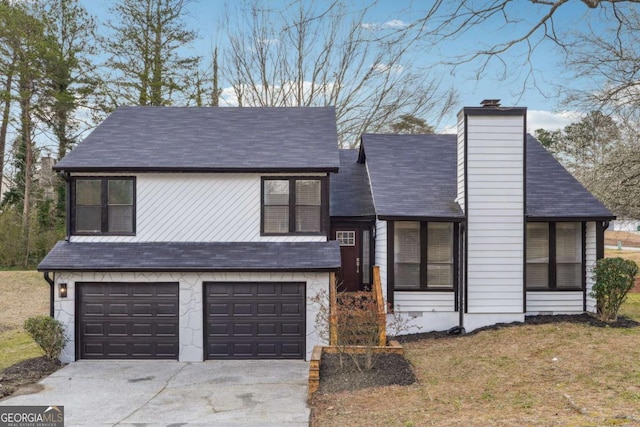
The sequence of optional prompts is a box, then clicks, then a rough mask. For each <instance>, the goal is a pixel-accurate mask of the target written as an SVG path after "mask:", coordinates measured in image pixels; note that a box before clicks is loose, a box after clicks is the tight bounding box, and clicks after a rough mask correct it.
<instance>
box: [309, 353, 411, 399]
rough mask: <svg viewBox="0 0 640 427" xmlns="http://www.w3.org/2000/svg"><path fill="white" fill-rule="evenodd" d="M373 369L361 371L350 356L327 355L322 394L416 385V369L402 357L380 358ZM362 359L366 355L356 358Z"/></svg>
mask: <svg viewBox="0 0 640 427" xmlns="http://www.w3.org/2000/svg"><path fill="white" fill-rule="evenodd" d="M377 356H378V359H377V360H376V362H375V364H374V365H373V368H372V369H371V370H369V371H359V370H358V369H357V367H356V365H355V363H354V362H353V360H352V358H351V356H350V355H348V354H345V355H343V356H342V361H343V365H342V366H340V355H339V354H327V353H325V354H323V355H322V361H321V363H320V389H319V392H320V393H336V392H339V391H345V390H360V389H363V388H368V387H382V386H388V385H409V384H413V383H415V382H416V377H415V375H414V374H413V368H412V367H411V364H410V363H409V361H407V359H405V358H404V357H402V356H401V355H399V354H384V353H383V354H379V355H377ZM356 357H360V358H362V355H356Z"/></svg>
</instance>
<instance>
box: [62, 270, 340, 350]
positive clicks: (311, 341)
mask: <svg viewBox="0 0 640 427" xmlns="http://www.w3.org/2000/svg"><path fill="white" fill-rule="evenodd" d="M55 281H56V289H57V284H58V283H67V294H68V297H67V298H60V297H59V296H58V295H57V293H56V295H55V300H54V311H55V318H56V319H58V320H60V321H61V322H62V323H63V324H65V325H66V327H67V335H68V337H69V343H68V344H67V346H66V347H65V348H64V350H63V352H62V356H61V358H60V359H61V360H62V362H64V363H68V362H73V361H74V360H76V354H75V349H76V347H75V326H76V323H75V307H76V292H75V283H76V282H178V283H179V315H180V320H179V336H180V338H179V340H180V353H179V360H180V361H181V362H201V361H203V360H204V336H203V321H204V319H203V313H204V307H203V295H204V294H203V291H202V283H203V282H305V283H306V284H307V313H306V315H307V318H306V334H307V341H306V351H307V356H306V360H309V359H310V356H311V352H312V350H313V347H314V346H315V345H319V344H324V343H323V342H322V340H321V338H320V337H319V335H318V333H317V328H316V325H315V320H316V314H317V312H318V309H319V307H318V306H317V305H316V304H313V303H311V302H310V301H309V298H311V297H313V296H314V295H317V294H318V293H319V292H320V291H322V290H325V291H327V292H328V289H329V273H293V272H281V273H280V272H279V273H120V272H114V273H95V272H82V273H74V272H62V273H56V275H55Z"/></svg>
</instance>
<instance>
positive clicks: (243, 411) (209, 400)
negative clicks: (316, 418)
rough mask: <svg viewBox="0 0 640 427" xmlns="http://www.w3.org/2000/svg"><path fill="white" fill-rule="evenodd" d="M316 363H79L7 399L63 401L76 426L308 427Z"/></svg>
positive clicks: (68, 426)
mask: <svg viewBox="0 0 640 427" xmlns="http://www.w3.org/2000/svg"><path fill="white" fill-rule="evenodd" d="M308 370H309V364H308V363H307V362H304V361H298V360H285V361H280V360H278V361H265V360H250V361H208V362H204V363H180V362H175V361H79V362H75V363H71V364H69V365H68V366H66V367H64V368H62V369H60V370H59V371H57V372H55V373H53V374H52V375H51V376H49V377H47V378H45V379H44V380H43V381H41V382H40V383H39V385H38V386H36V387H35V390H32V391H34V393H31V394H23V395H13V396H11V397H8V398H5V399H4V400H0V405H2V406H7V405H62V406H64V411H65V427H71V426H93V427H97V426H123V427H124V426H127V427H128V426H137V427H141V426H169V425H174V426H234V427H237V426H308V423H309V409H308V408H307V405H306V398H307V376H308Z"/></svg>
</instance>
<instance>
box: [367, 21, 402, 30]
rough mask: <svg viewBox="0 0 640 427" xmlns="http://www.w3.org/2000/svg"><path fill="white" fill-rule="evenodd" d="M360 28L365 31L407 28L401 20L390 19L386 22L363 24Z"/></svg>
mask: <svg viewBox="0 0 640 427" xmlns="http://www.w3.org/2000/svg"><path fill="white" fill-rule="evenodd" d="M360 26H361V27H362V28H364V29H365V30H371V31H376V30H399V29H402V28H406V27H408V26H409V24H407V23H406V22H404V21H403V20H401V19H391V20H389V21H387V22H383V23H379V22H363V23H362V24H360Z"/></svg>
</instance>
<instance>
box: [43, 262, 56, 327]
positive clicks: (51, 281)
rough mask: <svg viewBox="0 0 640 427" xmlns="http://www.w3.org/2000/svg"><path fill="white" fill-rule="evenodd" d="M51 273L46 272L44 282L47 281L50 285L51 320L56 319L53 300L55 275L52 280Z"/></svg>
mask: <svg viewBox="0 0 640 427" xmlns="http://www.w3.org/2000/svg"><path fill="white" fill-rule="evenodd" d="M49 273H50V272H49V271H45V272H44V280H46V281H47V283H48V284H49V288H50V290H49V316H50V317H51V318H53V317H54V313H53V298H54V290H55V273H53V274H54V276H53V279H51V277H49Z"/></svg>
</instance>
